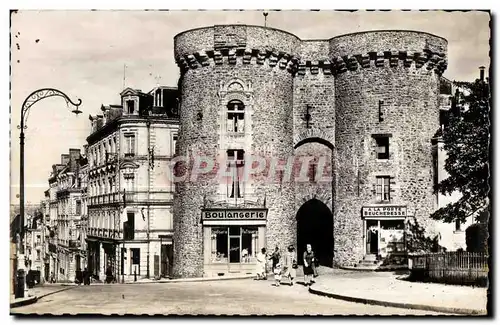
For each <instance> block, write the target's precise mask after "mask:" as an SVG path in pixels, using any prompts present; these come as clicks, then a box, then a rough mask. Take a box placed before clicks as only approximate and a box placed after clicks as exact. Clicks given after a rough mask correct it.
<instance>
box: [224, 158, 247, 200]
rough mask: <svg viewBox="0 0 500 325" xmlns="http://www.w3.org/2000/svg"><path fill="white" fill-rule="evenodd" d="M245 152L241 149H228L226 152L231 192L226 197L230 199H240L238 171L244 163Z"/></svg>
mask: <svg viewBox="0 0 500 325" xmlns="http://www.w3.org/2000/svg"><path fill="white" fill-rule="evenodd" d="M244 159H245V151H244V150H242V149H230V150H228V151H227V162H228V167H229V170H230V173H231V176H232V177H231V191H230V192H229V189H228V195H229V197H231V198H234V197H237V198H241V197H242V196H241V191H240V170H241V168H243V166H244V164H245V162H244Z"/></svg>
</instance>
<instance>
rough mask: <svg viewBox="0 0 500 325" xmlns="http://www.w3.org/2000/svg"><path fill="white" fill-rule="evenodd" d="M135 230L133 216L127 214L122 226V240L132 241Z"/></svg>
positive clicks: (132, 214)
mask: <svg viewBox="0 0 500 325" xmlns="http://www.w3.org/2000/svg"><path fill="white" fill-rule="evenodd" d="M134 230H135V214H134V212H127V221H126V222H124V225H123V239H125V240H133V239H134Z"/></svg>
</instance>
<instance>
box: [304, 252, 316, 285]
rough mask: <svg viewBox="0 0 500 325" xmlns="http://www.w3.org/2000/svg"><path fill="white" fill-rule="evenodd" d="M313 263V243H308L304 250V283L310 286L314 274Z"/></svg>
mask: <svg viewBox="0 0 500 325" xmlns="http://www.w3.org/2000/svg"><path fill="white" fill-rule="evenodd" d="M313 263H314V252H313V251H312V247H311V244H307V245H306V251H305V252H304V284H305V285H306V286H310V285H311V283H312V275H313V274H314V269H313V267H314V266H313Z"/></svg>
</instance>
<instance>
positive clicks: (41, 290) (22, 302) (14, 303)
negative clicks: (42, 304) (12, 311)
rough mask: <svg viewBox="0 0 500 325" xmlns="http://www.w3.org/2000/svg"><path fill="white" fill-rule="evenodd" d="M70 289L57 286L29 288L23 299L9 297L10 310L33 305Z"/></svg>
mask: <svg viewBox="0 0 500 325" xmlns="http://www.w3.org/2000/svg"><path fill="white" fill-rule="evenodd" d="M69 289H71V288H70V287H65V286H60V285H59V286H58V285H43V286H36V287H34V288H31V289H29V290H28V292H25V296H24V298H15V296H14V295H11V296H10V308H16V307H20V306H26V305H30V304H33V303H35V302H37V301H38V299H40V298H42V297H45V296H48V295H51V294H54V293H57V292H61V291H64V290H69Z"/></svg>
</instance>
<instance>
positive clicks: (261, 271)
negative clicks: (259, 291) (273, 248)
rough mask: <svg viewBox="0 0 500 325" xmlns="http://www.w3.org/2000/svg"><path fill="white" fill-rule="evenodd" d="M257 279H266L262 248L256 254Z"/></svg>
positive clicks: (265, 260) (264, 252) (263, 249)
mask: <svg viewBox="0 0 500 325" xmlns="http://www.w3.org/2000/svg"><path fill="white" fill-rule="evenodd" d="M256 257H257V272H256V273H257V279H256V280H266V262H267V258H266V249H265V248H262V249H261V251H260V252H259V253H258V254H257V256H256Z"/></svg>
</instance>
